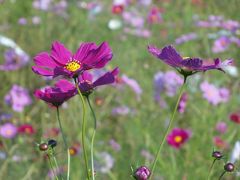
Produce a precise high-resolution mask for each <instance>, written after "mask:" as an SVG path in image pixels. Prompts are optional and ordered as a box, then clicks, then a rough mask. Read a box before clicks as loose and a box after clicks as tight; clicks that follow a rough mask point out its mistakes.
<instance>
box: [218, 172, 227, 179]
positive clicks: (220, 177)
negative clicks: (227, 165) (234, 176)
mask: <svg viewBox="0 0 240 180" xmlns="http://www.w3.org/2000/svg"><path fill="white" fill-rule="evenodd" d="M225 173H226V171H223V173H222V174H221V175H220V176H219V179H218V180H221V179H222V177H223V176H224V174H225Z"/></svg>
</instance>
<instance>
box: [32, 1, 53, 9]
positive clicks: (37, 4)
mask: <svg viewBox="0 0 240 180" xmlns="http://www.w3.org/2000/svg"><path fill="white" fill-rule="evenodd" d="M51 2H52V0H35V1H33V4H32V6H33V7H34V8H35V9H39V10H43V11H47V10H48V9H49V7H50V5H51Z"/></svg>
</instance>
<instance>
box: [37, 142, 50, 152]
mask: <svg viewBox="0 0 240 180" xmlns="http://www.w3.org/2000/svg"><path fill="white" fill-rule="evenodd" d="M38 148H39V150H40V151H46V150H47V149H48V145H47V143H42V144H39V146H38Z"/></svg>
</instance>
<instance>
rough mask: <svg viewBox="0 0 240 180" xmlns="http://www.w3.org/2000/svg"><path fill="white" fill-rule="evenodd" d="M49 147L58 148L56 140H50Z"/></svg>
mask: <svg viewBox="0 0 240 180" xmlns="http://www.w3.org/2000/svg"><path fill="white" fill-rule="evenodd" d="M48 145H49V146H50V147H51V148H54V147H56V146H57V141H55V140H54V139H50V140H49V141H48Z"/></svg>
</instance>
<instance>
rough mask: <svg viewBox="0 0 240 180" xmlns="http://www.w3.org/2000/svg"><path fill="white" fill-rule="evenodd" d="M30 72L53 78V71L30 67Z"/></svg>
mask: <svg viewBox="0 0 240 180" xmlns="http://www.w3.org/2000/svg"><path fill="white" fill-rule="evenodd" d="M32 71H33V72H35V73H36V74H39V75H42V76H53V71H51V70H47V69H43V68H41V67H38V66H32Z"/></svg>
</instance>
